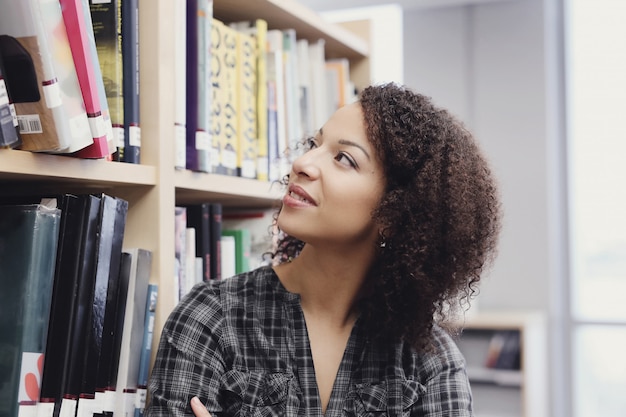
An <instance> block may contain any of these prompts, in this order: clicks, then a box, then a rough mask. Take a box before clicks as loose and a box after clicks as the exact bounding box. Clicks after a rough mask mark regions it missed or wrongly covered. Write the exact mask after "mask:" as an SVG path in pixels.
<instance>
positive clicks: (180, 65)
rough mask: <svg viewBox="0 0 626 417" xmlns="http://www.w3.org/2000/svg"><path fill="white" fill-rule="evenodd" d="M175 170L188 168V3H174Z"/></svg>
mask: <svg viewBox="0 0 626 417" xmlns="http://www.w3.org/2000/svg"><path fill="white" fill-rule="evenodd" d="M174 6H175V10H174V51H175V52H174V65H175V66H174V82H175V83H176V88H175V90H174V97H175V98H174V168H176V169H185V168H186V166H187V155H186V152H187V2H186V1H177V2H174Z"/></svg>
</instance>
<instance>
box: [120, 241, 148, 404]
mask: <svg viewBox="0 0 626 417" xmlns="http://www.w3.org/2000/svg"><path fill="white" fill-rule="evenodd" d="M124 251H125V252H127V253H129V254H130V255H131V259H132V261H131V267H130V278H129V281H128V293H127V297H126V311H125V314H124V316H125V318H124V328H123V330H122V342H121V349H120V360H119V364H118V374H117V383H116V392H117V398H118V401H117V404H116V409H115V413H114V414H115V415H121V416H123V415H129V414H130V415H132V414H133V413H134V409H135V407H134V401H132V402H126V401H123V400H122V399H123V398H124V396H125V394H124V393H125V392H126V393H129V392H131V391H132V393H133V398H135V393H136V392H137V381H138V377H139V361H140V355H141V350H142V349H141V348H142V342H143V334H144V323H145V319H146V302H147V297H148V285H149V283H150V275H151V268H152V252H151V251H149V250H146V249H142V248H126V249H124ZM127 406H131V407H132V409H126V408H127Z"/></svg>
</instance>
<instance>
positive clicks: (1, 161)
mask: <svg viewBox="0 0 626 417" xmlns="http://www.w3.org/2000/svg"><path fill="white" fill-rule="evenodd" d="M0 180H1V181H2V183H3V184H5V185H4V188H5V189H4V190H3V192H4V193H6V192H16V191H19V190H17V189H13V190H11V189H7V186H8V185H7V184H11V185H13V187H15V186H16V184H21V183H28V184H30V185H40V186H42V187H45V186H46V185H51V186H54V187H56V188H58V187H59V186H73V187H76V188H79V189H82V188H83V187H84V189H111V188H114V187H145V186H154V185H156V183H157V170H156V168H155V167H153V166H146V165H136V164H125V163H120V162H111V161H104V160H90V159H80V158H73V157H69V156H62V155H48V154H37V153H32V152H26V151H18V150H11V149H0Z"/></svg>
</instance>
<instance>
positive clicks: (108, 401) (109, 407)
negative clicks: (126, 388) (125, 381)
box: [102, 388, 117, 413]
mask: <svg viewBox="0 0 626 417" xmlns="http://www.w3.org/2000/svg"><path fill="white" fill-rule="evenodd" d="M116 398H117V392H116V391H115V390H114V389H113V388H111V389H107V390H105V391H104V397H103V400H102V411H103V412H105V413H106V412H107V411H111V412H114V411H115V404H117V401H115V400H116Z"/></svg>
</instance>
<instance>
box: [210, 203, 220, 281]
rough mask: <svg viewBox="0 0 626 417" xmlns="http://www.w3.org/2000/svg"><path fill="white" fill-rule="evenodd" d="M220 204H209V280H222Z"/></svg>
mask: <svg viewBox="0 0 626 417" xmlns="http://www.w3.org/2000/svg"><path fill="white" fill-rule="evenodd" d="M222 211H223V210H222V204H221V203H217V202H214V203H211V206H210V211H209V212H210V217H209V218H210V223H209V225H210V228H209V234H210V236H211V279H222V265H221V259H222V255H221V252H222V249H221V240H222V223H223V219H222Z"/></svg>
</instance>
